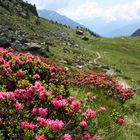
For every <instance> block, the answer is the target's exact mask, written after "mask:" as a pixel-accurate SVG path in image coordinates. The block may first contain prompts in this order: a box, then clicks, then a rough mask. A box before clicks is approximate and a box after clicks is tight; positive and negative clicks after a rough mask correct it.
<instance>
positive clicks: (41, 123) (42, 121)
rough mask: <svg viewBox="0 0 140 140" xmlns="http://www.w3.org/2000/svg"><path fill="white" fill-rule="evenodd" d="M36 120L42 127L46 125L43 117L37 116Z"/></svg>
mask: <svg viewBox="0 0 140 140" xmlns="http://www.w3.org/2000/svg"><path fill="white" fill-rule="evenodd" d="M37 121H38V122H39V124H40V125H41V126H43V127H45V126H47V121H46V119H44V118H41V117H38V118H37Z"/></svg>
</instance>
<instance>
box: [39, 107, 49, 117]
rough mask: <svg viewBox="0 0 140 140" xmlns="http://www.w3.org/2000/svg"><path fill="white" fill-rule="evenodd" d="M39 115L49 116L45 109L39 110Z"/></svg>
mask: <svg viewBox="0 0 140 140" xmlns="http://www.w3.org/2000/svg"><path fill="white" fill-rule="evenodd" d="M38 113H39V115H41V116H47V115H48V111H47V109H43V108H39V109H38Z"/></svg>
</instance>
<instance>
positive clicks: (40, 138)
mask: <svg viewBox="0 0 140 140" xmlns="http://www.w3.org/2000/svg"><path fill="white" fill-rule="evenodd" d="M35 140H47V139H46V138H45V136H44V135H36V137H35Z"/></svg>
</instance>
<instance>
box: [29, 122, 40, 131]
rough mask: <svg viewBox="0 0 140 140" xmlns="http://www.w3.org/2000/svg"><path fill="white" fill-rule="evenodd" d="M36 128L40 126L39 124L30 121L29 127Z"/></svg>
mask: <svg viewBox="0 0 140 140" xmlns="http://www.w3.org/2000/svg"><path fill="white" fill-rule="evenodd" d="M36 128H38V126H37V125H36V124H33V123H30V124H29V129H32V130H33V129H36Z"/></svg>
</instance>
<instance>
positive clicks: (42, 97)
mask: <svg viewBox="0 0 140 140" xmlns="http://www.w3.org/2000/svg"><path fill="white" fill-rule="evenodd" d="M39 99H41V100H42V101H45V100H46V98H45V94H44V93H43V92H42V91H41V92H40V93H39Z"/></svg>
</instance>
